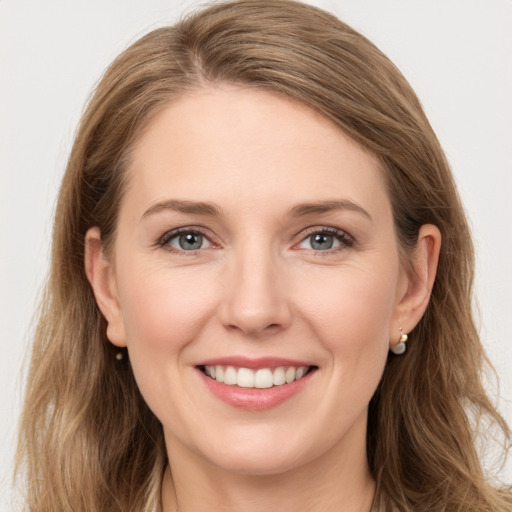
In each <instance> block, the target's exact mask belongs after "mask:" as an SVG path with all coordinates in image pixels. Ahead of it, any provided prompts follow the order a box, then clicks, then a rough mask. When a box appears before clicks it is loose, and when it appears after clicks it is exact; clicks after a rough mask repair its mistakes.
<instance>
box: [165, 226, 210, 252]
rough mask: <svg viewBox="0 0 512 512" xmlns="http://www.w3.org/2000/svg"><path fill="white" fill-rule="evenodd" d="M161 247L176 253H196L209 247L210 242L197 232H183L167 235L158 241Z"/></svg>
mask: <svg viewBox="0 0 512 512" xmlns="http://www.w3.org/2000/svg"><path fill="white" fill-rule="evenodd" d="M160 245H161V246H162V247H167V248H168V249H171V250H173V249H174V250H177V251H187V252H188V251H198V250H200V249H206V248H208V247H211V245H212V244H211V242H210V241H209V240H208V238H206V236H205V235H203V234H202V233H200V232H199V231H193V230H187V231H185V230H183V231H178V232H176V231H174V232H171V233H167V234H166V235H164V237H163V238H162V239H161V240H160Z"/></svg>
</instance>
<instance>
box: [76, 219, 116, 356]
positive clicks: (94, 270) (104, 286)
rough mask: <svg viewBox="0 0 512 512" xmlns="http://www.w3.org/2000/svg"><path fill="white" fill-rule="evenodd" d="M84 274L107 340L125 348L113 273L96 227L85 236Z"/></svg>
mask: <svg viewBox="0 0 512 512" xmlns="http://www.w3.org/2000/svg"><path fill="white" fill-rule="evenodd" d="M84 264H85V273H86V275H87V279H88V280H89V283H90V284H91V287H92V290H93V293H94V297H95V299H96V303H97V304H98V307H99V308H100V311H101V312H102V314H103V316H104V317H105V319H106V321H107V338H108V339H109V340H110V342H111V343H113V344H114V345H117V346H118V347H125V346H126V336H125V329H124V321H123V316H122V314H121V308H120V305H119V300H118V295H117V288H116V282H115V273H114V268H113V266H112V264H111V263H110V262H109V261H108V260H107V258H105V255H104V253H103V246H102V241H101V232H100V229H99V228H98V227H94V228H90V229H89V230H88V231H87V233H86V235H85V261H84Z"/></svg>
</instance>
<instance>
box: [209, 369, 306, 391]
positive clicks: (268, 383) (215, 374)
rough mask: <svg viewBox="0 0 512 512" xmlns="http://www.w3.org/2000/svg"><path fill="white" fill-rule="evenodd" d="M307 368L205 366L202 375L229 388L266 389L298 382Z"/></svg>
mask: <svg viewBox="0 0 512 512" xmlns="http://www.w3.org/2000/svg"><path fill="white" fill-rule="evenodd" d="M308 369H309V367H307V366H299V367H298V368H295V367H294V366H289V367H287V368H284V367H282V366H280V367H279V368H274V369H271V368H260V369H258V370H251V369H250V368H238V369H237V368H235V367H234V366H220V365H217V366H205V367H204V373H206V375H208V377H211V378H212V379H214V380H216V381H217V382H223V383H224V384H228V385H229V386H239V387H241V388H257V389H266V388H271V387H272V386H282V385H283V384H289V383H290V382H293V381H294V380H299V379H302V377H304V375H306V373H307V372H308Z"/></svg>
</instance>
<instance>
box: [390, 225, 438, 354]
mask: <svg viewBox="0 0 512 512" xmlns="http://www.w3.org/2000/svg"><path fill="white" fill-rule="evenodd" d="M440 250H441V232H440V231H439V229H438V228H437V227H436V226H434V225H432V224H425V225H423V226H422V227H421V228H420V231H419V233H418V240H417V243H416V247H415V249H414V251H413V253H412V255H411V265H410V266H409V267H408V268H405V269H404V270H403V272H404V279H405V284H404V286H401V287H400V290H401V291H400V293H401V295H400V296H399V298H398V299H399V302H398V305H397V307H396V309H395V318H394V322H392V326H391V329H392V332H391V333H390V344H391V345H394V344H396V343H397V342H398V341H399V339H400V329H402V330H403V332H404V333H405V334H407V333H409V332H411V331H412V330H413V329H414V327H415V326H416V324H417V323H418V322H419V321H420V319H421V317H422V316H423V314H424V313H425V310H426V309H427V306H428V303H429V301H430V294H431V292H432V287H433V286H434V280H435V277H436V272H437V264H438V261H439V252H440Z"/></svg>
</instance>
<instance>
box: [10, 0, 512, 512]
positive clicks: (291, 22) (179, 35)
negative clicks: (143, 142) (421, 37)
mask: <svg viewBox="0 0 512 512" xmlns="http://www.w3.org/2000/svg"><path fill="white" fill-rule="evenodd" d="M218 82H228V83H232V84H243V85H244V86H246V87H247V86H250V87H255V88H261V89H265V90H267V91H273V92H275V93H278V94H281V95H286V96H288V97H290V98H293V99H295V100H296V101H299V102H301V103H303V104H305V105H308V106H309V107H311V108H312V109H314V110H316V111H318V112H320V113H321V114H322V115H324V116H325V117H327V118H328V119H330V120H331V121H332V122H333V123H335V124H336V125H337V126H338V127H339V128H340V129H341V130H343V131H344V132H345V133H347V134H348V135H349V136H350V137H352V138H353V139H354V140H355V141H357V142H358V143H359V144H360V145H361V146H363V147H365V148H367V149H368V150H369V151H371V152H372V153H373V154H375V155H376V156H377V157H378V158H379V159H380V161H381V163H382V168H383V172H384V173H385V175H386V179H387V184H388V192H389V196H390V198H391V203H392V205H393V212H394V221H395V227H396V232H397V238H398V241H399V242H398V243H399V245H400V247H401V249H402V252H403V253H404V254H405V255H407V254H408V253H409V251H410V250H411V248H413V247H414V246H415V243H416V239H417V235H418V230H419V228H420V226H421V225H423V224H426V223H431V224H435V225H436V226H437V227H438V228H439V229H440V231H441V233H442V236H443V245H442V249H441V256H440V262H439V268H438V273H437V279H436V282H435V285H434V288H433V290H432V296H431V300H430V304H429V306H428V309H427V312H426V314H425V315H424V317H423V318H422V320H421V321H420V323H419V325H418V326H417V327H416V329H415V330H414V331H413V333H412V334H411V336H410V338H411V340H410V343H409V344H408V346H409V349H408V351H407V354H406V355H404V356H394V355H390V356H389V359H388V362H387V365H386V368H385V371H384V375H383V378H382V381H381V383H380V385H379V387H378V389H377V391H376V393H375V396H374V397H373V399H372V401H371V403H370V408H369V423H368V434H367V452H368V461H369V465H370V469H371V471H372V473H373V475H374V477H375V479H376V482H377V493H376V499H375V503H376V504H378V505H382V506H384V507H385V509H386V510H390V509H391V508H393V507H394V508H395V509H396V510H399V511H403V512H405V511H414V512H421V511H425V512H427V511H428V512H433V511H462V510H464V511H468V510H475V511H476V510H478V511H491V510H492V511H503V512H505V511H506V510H510V507H511V504H512V499H511V495H510V492H509V490H504V489H502V490H498V489H497V488H494V487H492V486H491V485H490V484H489V483H488V482H487V480H486V479H485V475H484V472H483V470H482V467H481V464H480V461H479V457H478V454H477V451H476V449H475V445H474V442H475V435H476V432H477V427H478V424H479V423H480V422H481V421H483V420H484V419H487V420H489V422H491V423H494V424H497V426H498V428H499V429H501V430H502V432H503V433H504V435H505V439H506V440H508V436H509V430H508V428H507V425H506V424H505V422H504V420H503V419H502V418H501V416H500V415H499V414H498V412H497V411H496V410H495V408H494V407H493V405H492V404H491V402H490V401H489V399H488V398H487V396H486V393H485V391H484V389H483V387H482V383H481V377H482V371H483V369H484V367H485V364H486V359H485V356H484V353H483V350H482V346H481V343H480V340H479V337H478V334H477V332H476V329H475V326H474V322H473V319H472V312H471V302H472V282H473V247H472V243H471V238H470V233H469V230H468V225H467V221H466V219H465V215H464V212H463V208H462V206H461V202H460V200H459V197H458V194H457V191H456V188H455V185H454V182H453V179H452V176H451V173H450V170H449V168H448V164H447V162H446V159H445V157H444V154H443V151H442V150H441V147H440V145H439V143H438V140H437V138H436V136H435V134H434V133H433V131H432V128H431V127H430V125H429V123H428V121H427V119H426V117H425V114H424V112H423V110H422V108H421V105H420V103H419V101H418V99H417V97H416V95H415V94H414V92H413V91H412V89H411V87H410V86H409V84H408V83H407V81H406V80H405V79H404V77H403V76H402V75H401V73H400V72H399V71H398V70H397V68H396V67H395V66H394V65H393V64H392V63H391V62H390V61H389V60H388V59H387V58H386V57H385V56H384V55H383V54H382V53H381V52H380V51H379V50H378V49H377V48H376V47H375V46H374V45H373V44H372V43H371V42H369V41H368V40H367V39H366V38H364V37H363V36H362V35H360V34H359V33H357V32H355V31H354V30H353V29H351V28H350V27H348V26H347V25H345V24H344V23H342V22H341V21H339V20H338V19H336V18H335V17H334V16H332V15H330V14H328V13H326V12H324V11H321V10H319V9H317V8H314V7H311V6H307V5H304V4H301V3H297V2H293V1H288V0H282V1H279V2H277V1H275V0H241V1H235V2H223V3H218V4H216V5H213V6H211V7H209V8H207V9H204V10H201V11H198V12H197V13H194V14H192V15H191V16H189V17H187V18H185V19H183V20H182V21H180V22H179V23H177V24H176V25H175V26H172V27H166V28H161V29H157V30H155V31H153V32H151V33H149V34H147V35H146V36H144V37H142V38H141V39H140V40H139V41H137V42H136V43H135V44H133V45H132V46H131V47H129V48H128V49H127V50H126V51H124V52H123V53H122V54H121V55H120V56H119V57H118V58H117V59H116V60H115V61H114V63H113V64H112V65H111V66H110V67H109V69H108V70H107V71H106V73H105V75H104V77H103V79H102V80H101V82H100V83H99V85H98V87H97V89H96V91H95V93H94V95H93V97H92V99H91V100H90V102H89V104H88V107H87V109H86V111H85V113H84V115H83V118H82V121H81V124H80V127H79V130H78V133H77V135H76V139H75V142H74V146H73V149H72V152H71V155H70V158H69V163H68V166H67V170H66V173H65V176H64V179H63V182H62V187H61V190H60V195H59V201H58V206H57V212H56V219H55V226H54V233H53V245H52V266H51V272H50V276H49V280H48V283H47V286H46V289H45V293H44V296H43V298H42V301H41V309H40V317H39V324H38V327H37V332H36V334H35V339H34V348H33V356H32V363H31V368H30V375H29V379H28V384H27V391H26V402H25V408H24V413H23V417H22V425H21V433H20V441H19V448H18V462H19V467H20V468H21V467H24V468H25V473H26V479H27V490H28V491H27V492H28V496H27V501H28V509H29V510H30V511H31V512H39V511H40V512H43V511H45V512H48V511H52V512H57V511H70V510H73V511H74V512H79V511H83V512H100V511H102V512H103V511H105V510H109V511H111V512H113V511H124V512H126V511H134V512H135V511H137V512H140V511H146V512H149V511H151V510H154V508H155V505H156V503H157V502H158V498H159V490H160V483H161V478H162V471H163V468H164V466H165V464H166V453H165V446H164V441H163V434H162V428H161V425H160V424H159V422H158V420H157V419H156V418H155V416H154V415H153V414H152V413H151V411H150V410H149V409H148V407H147V405H146V404H145V403H144V401H143V399H142V397H141V396H140V394H139V391H138V389H137V386H136V383H135V381H134V378H133V374H132V371H131V368H130V364H129V361H127V360H126V359H125V360H124V361H122V362H118V361H116V359H115V357H114V349H113V347H112V346H111V344H110V343H109V342H108V340H107V338H106V335H105V320H104V319H103V317H102V316H101V314H100V312H99V310H98V308H97V306H96V303H95V300H94V297H93V294H92V291H91V289H90V287H89V285H88V282H87V279H86V276H85V272H84V237H85V233H86V231H87V230H88V229H89V228H90V227H92V226H99V227H100V229H101V232H102V239H103V242H104V245H105V248H106V250H107V253H108V249H109V247H110V246H111V243H112V240H113V237H114V235H115V229H116V219H117V212H118V207H119V204H120V201H121V197H122V194H123V189H124V176H125V170H126V168H127V167H128V166H129V162H130V150H131V148H132V147H133V145H134V143H135V142H136V141H137V138H138V137H139V136H140V134H141V131H142V130H143V129H144V127H145V126H146V125H147V123H148V122H149V121H150V120H151V118H152V117H153V116H154V115H155V113H157V112H158V111H159V110H161V109H162V108H163V106H164V105H165V104H167V103H168V102H169V101H171V100H173V99H175V98H177V97H179V96H181V95H183V94H184V93H186V92H187V91H191V90H194V89H197V88H200V87H203V86H205V85H207V84H212V83H218ZM484 423H485V422H484Z"/></svg>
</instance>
